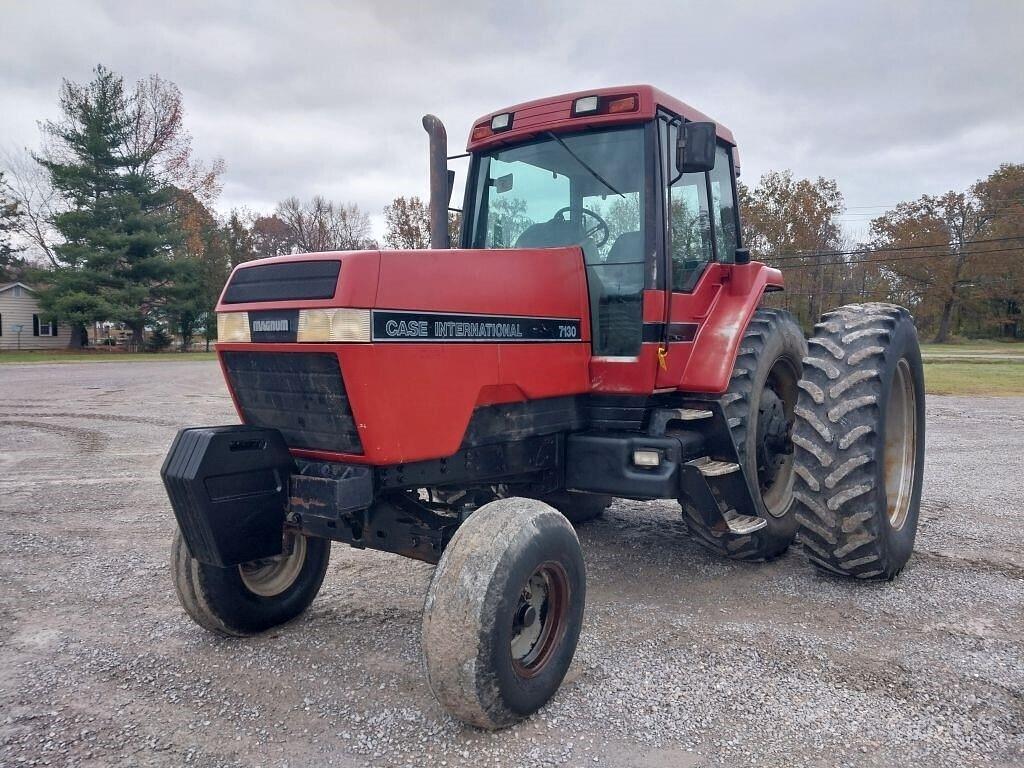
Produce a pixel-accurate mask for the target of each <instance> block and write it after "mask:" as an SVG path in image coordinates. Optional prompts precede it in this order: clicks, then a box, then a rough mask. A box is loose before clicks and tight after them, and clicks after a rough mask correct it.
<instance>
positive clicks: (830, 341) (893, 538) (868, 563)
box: [793, 304, 925, 580]
mask: <svg viewBox="0 0 1024 768" xmlns="http://www.w3.org/2000/svg"><path fill="white" fill-rule="evenodd" d="M815 330H816V333H815V336H814V337H813V338H812V339H811V340H810V344H811V348H812V349H811V356H810V357H809V358H808V359H807V360H806V361H805V362H806V366H807V367H806V368H805V379H804V381H802V382H801V384H800V387H801V392H800V400H799V403H798V408H797V429H796V433H795V435H794V437H793V440H794V442H795V443H796V446H797V465H796V472H797V475H798V477H799V481H798V488H797V491H796V499H797V513H796V516H797V519H798V520H799V522H800V539H801V541H802V542H803V545H804V552H805V553H806V555H807V557H808V558H809V559H810V561H811V562H812V563H813V564H814V565H816V566H817V567H819V568H823V569H825V570H827V571H831V572H834V573H839V574H842V575H844V576H855V577H857V578H860V579H886V580H888V579H893V578H895V577H896V576H897V575H898V574H899V573H900V571H902V570H903V568H904V566H906V564H907V561H908V560H909V559H910V555H911V552H912V551H913V548H914V538H915V535H916V532H917V518H918V513H919V511H920V506H921V482H922V479H923V477H922V476H923V470H924V425H925V422H924V373H923V368H922V365H921V352H920V349H919V347H918V340H917V329H916V328H915V327H914V320H913V318H912V317H911V316H910V313H909V312H908V311H907V310H906V309H904V308H902V307H898V306H895V305H893V304H861V305H850V306H845V307H840V308H839V309H837V310H835V311H833V312H828V313H826V314H825V315H823V316H822V318H821V322H820V323H818V325H817V326H815Z"/></svg>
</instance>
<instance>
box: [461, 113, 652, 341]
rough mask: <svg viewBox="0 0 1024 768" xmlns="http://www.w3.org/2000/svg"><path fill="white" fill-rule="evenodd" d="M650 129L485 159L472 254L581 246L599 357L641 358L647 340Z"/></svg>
mask: <svg viewBox="0 0 1024 768" xmlns="http://www.w3.org/2000/svg"><path fill="white" fill-rule="evenodd" d="M644 157H645V155H644V126H642V125H633V126H629V127H626V128H613V129H609V130H600V131H587V132H583V133H576V134H554V133H550V132H549V133H546V134H543V135H542V136H541V137H540V138H539V139H537V140H535V141H532V142H530V143H528V144H519V145H517V146H514V147H508V148H501V149H496V150H493V151H491V152H488V153H485V154H482V155H480V156H478V157H477V160H476V171H475V173H476V178H475V184H474V187H473V189H474V190H475V192H474V198H473V200H472V201H471V205H470V215H469V217H468V219H467V223H468V225H469V227H470V229H469V243H468V245H469V247H471V248H550V247H556V246H566V245H579V246H580V247H581V248H582V250H583V257H584V260H585V261H586V264H587V284H588V286H589V290H590V305H591V306H590V309H591V321H592V329H593V342H592V343H593V345H594V351H595V353H596V354H599V355H611V356H634V355H637V354H638V353H639V350H640V343H641V337H642V318H641V316H642V311H641V308H642V297H643V286H644V232H643V221H644V206H645V204H646V203H645V197H644V166H645V163H644Z"/></svg>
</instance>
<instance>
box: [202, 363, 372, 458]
mask: <svg viewBox="0 0 1024 768" xmlns="http://www.w3.org/2000/svg"><path fill="white" fill-rule="evenodd" d="M222 358H223V360H224V369H225V370H226V371H227V377H228V384H229V386H230V387H231V391H232V392H233V393H234V395H235V399H236V400H237V401H238V405H239V407H240V408H241V410H242V417H243V419H244V420H245V423H246V424H252V425H254V426H258V427H269V428H272V429H278V430H280V431H281V434H282V435H284V440H285V442H286V443H287V444H288V447H289V448H306V449H310V450H322V451H336V452H338V453H362V452H363V446H362V443H361V442H360V441H359V432H358V431H357V430H356V425H355V420H354V419H353V418H352V408H351V406H350V405H349V401H348V395H347V394H346V392H345V383H344V381H343V380H342V378H341V367H340V366H339V365H338V358H337V356H335V355H331V354H325V353H317V352H312V353H307V352H224V353H222Z"/></svg>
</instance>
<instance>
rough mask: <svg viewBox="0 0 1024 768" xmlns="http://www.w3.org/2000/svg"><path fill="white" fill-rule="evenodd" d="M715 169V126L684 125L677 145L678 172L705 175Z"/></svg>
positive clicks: (711, 124)
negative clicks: (704, 173) (705, 172)
mask: <svg viewBox="0 0 1024 768" xmlns="http://www.w3.org/2000/svg"><path fill="white" fill-rule="evenodd" d="M714 167H715V124H714V123H683V124H682V125H681V126H680V127H679V140H678V142H677V143H676V170H677V171H679V173H703V172H704V171H710V170H711V169H712V168H714Z"/></svg>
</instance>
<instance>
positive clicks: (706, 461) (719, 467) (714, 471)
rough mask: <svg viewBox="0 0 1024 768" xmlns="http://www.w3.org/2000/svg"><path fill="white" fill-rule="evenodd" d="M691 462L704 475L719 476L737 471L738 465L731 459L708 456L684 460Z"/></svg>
mask: <svg viewBox="0 0 1024 768" xmlns="http://www.w3.org/2000/svg"><path fill="white" fill-rule="evenodd" d="M686 463H687V464H691V465H693V466H695V467H697V469H699V470H700V473H701V474H702V475H704V476H705V477H719V476H721V475H728V474H731V473H733V472H738V471H739V468H740V465H739V464H737V463H736V462H733V461H718V460H716V459H712V458H710V457H708V456H702V457H701V458H699V459H694V460H693V461H688V462H686Z"/></svg>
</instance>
